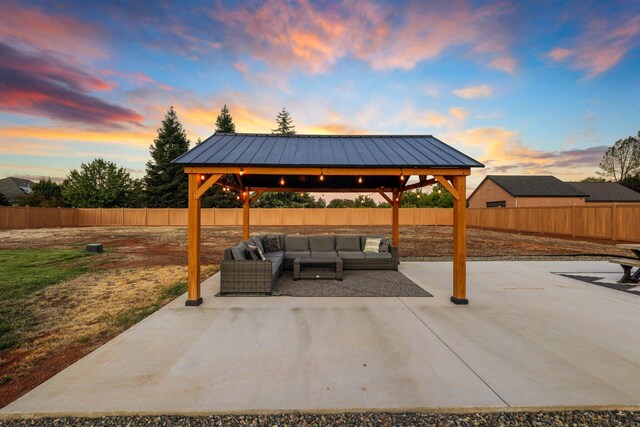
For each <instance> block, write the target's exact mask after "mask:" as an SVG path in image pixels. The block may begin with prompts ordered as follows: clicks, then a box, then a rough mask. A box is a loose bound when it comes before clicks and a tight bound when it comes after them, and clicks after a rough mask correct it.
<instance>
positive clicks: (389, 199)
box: [378, 191, 393, 205]
mask: <svg viewBox="0 0 640 427" xmlns="http://www.w3.org/2000/svg"><path fill="white" fill-rule="evenodd" d="M378 194H380V195H381V196H382V197H383V198H384V199H385V200H386V201H387V202H388V203H389V204H390V205H393V200H391V197H389V196H387V194H386V193H385V192H384V191H379V192H378Z"/></svg>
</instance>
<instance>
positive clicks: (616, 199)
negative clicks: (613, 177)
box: [567, 182, 640, 203]
mask: <svg viewBox="0 0 640 427" xmlns="http://www.w3.org/2000/svg"><path fill="white" fill-rule="evenodd" d="M567 184H570V185H572V186H573V187H575V188H577V189H578V190H580V191H582V192H584V193H587V194H588V195H589V196H588V197H587V198H586V202H587V203H598V202H600V203H640V193H638V192H637V191H633V190H632V189H630V188H627V187H625V186H624V185H622V184H618V183H617V182H568V183H567Z"/></svg>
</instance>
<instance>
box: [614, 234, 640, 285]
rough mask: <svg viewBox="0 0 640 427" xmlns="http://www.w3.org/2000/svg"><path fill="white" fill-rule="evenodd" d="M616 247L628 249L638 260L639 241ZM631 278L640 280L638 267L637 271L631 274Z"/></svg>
mask: <svg viewBox="0 0 640 427" xmlns="http://www.w3.org/2000/svg"><path fill="white" fill-rule="evenodd" d="M616 248H620V249H629V250H630V251H631V252H633V254H634V255H635V256H636V257H638V260H640V243H624V244H620V245H616ZM631 279H632V280H636V281H637V280H640V268H638V271H636V272H635V273H634V274H633V276H631Z"/></svg>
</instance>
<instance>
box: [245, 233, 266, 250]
mask: <svg viewBox="0 0 640 427" xmlns="http://www.w3.org/2000/svg"><path fill="white" fill-rule="evenodd" d="M249 240H251V241H252V242H253V244H254V245H256V246H257V247H259V248H260V250H261V251H262V252H263V253H264V246H263V245H262V239H261V238H260V237H259V236H253V237H252V238H250V239H249Z"/></svg>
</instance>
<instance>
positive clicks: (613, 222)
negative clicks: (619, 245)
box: [611, 203, 618, 242]
mask: <svg viewBox="0 0 640 427" xmlns="http://www.w3.org/2000/svg"><path fill="white" fill-rule="evenodd" d="M617 222H618V204H617V203H614V204H613V205H612V206H611V234H612V237H613V241H614V242H615V241H616V240H618V239H617V236H616V234H618V227H616V225H617V224H616V223H617Z"/></svg>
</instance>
